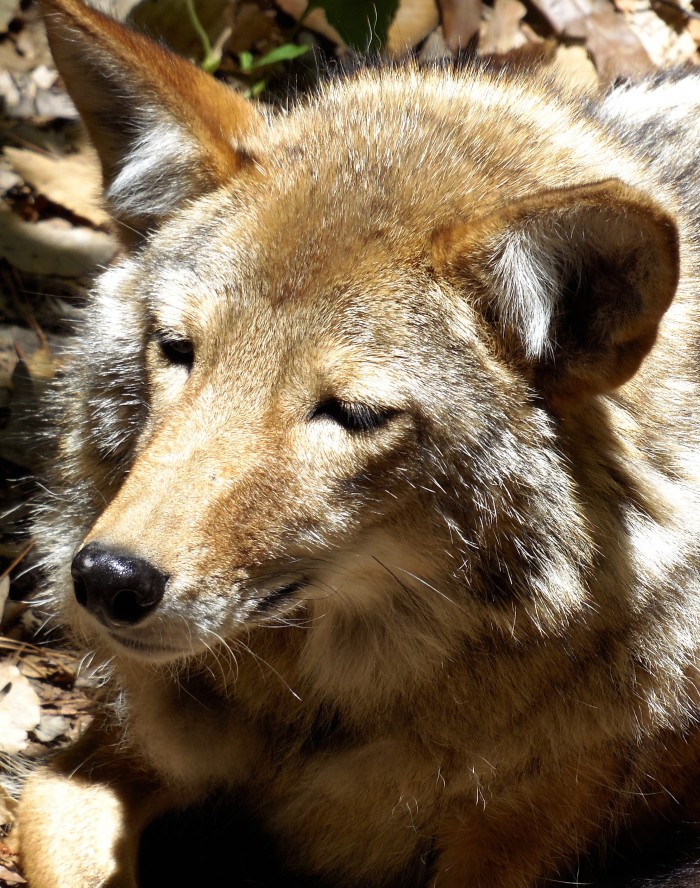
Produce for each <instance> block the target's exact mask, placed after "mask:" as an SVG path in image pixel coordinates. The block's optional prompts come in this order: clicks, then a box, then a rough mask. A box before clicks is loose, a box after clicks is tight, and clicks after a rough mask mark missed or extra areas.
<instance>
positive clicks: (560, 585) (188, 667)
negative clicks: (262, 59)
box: [21, 0, 700, 888]
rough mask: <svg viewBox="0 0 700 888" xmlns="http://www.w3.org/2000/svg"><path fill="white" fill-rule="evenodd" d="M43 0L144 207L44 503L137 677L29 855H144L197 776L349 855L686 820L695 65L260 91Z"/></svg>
mask: <svg viewBox="0 0 700 888" xmlns="http://www.w3.org/2000/svg"><path fill="white" fill-rule="evenodd" d="M45 7H46V10H47V14H48V20H49V25H50V37H51V42H52V47H53V50H54V54H55V56H56V58H57V60H58V62H59V65H60V66H61V69H62V71H63V76H64V78H65V79H66V81H67V83H68V86H69V88H70V89H71V90H72V91H73V94H74V97H75V100H76V102H77V104H78V107H79V109H80V110H81V112H82V113H83V115H84V117H85V119H86V122H87V124H88V128H89V129H90V132H91V135H92V137H93V139H94V141H95V142H96V145H97V147H98V150H99V151H100V152H101V156H102V160H103V168H104V174H105V188H106V194H107V197H108V199H109V201H110V204H111V208H112V211H113V213H114V215H115V218H116V220H117V223H118V224H120V225H121V226H122V231H124V232H125V235H124V239H125V241H126V242H127V243H128V244H129V247H130V248H129V250H128V251H127V252H126V253H125V255H124V256H123V258H121V259H119V260H118V261H116V262H115V264H114V265H113V266H112V267H111V268H110V269H109V270H108V271H107V272H106V273H105V274H104V275H103V276H102V277H101V278H100V279H99V280H98V281H97V283H96V286H95V290H94V293H93V296H92V299H91V302H90V306H89V308H88V309H87V311H86V315H85V318H84V320H83V322H82V324H81V326H80V329H79V331H78V335H77V337H76V339H75V342H74V346H73V360H72V362H71V366H70V369H69V370H68V371H67V373H66V376H65V379H64V380H62V381H61V382H60V383H59V384H58V385H57V387H56V390H55V393H54V395H53V400H52V403H51V404H50V405H49V409H50V410H52V411H53V415H54V419H55V427H56V434H55V450H54V456H53V457H52V461H50V465H49V473H48V480H47V482H46V483H47V487H48V491H49V493H48V494H47V496H46V498H45V502H44V504H43V507H42V508H41V510H40V511H39V512H38V514H37V517H36V538H37V544H38V546H39V547H40V550H41V552H42V554H43V561H44V566H45V568H46V572H47V576H48V583H49V584H50V588H51V590H52V596H53V598H54V600H55V605H56V608H57V609H58V610H60V611H61V613H62V615H63V619H64V620H65V622H66V623H67V624H69V625H70V626H71V627H72V628H73V630H74V631H75V633H76V635H77V636H78V637H79V638H81V639H82V640H83V643H84V644H85V645H86V646H87V647H89V648H94V649H95V650H96V651H97V652H98V655H99V656H100V657H101V658H103V659H105V660H111V662H112V665H113V668H114V678H113V687H112V691H111V697H108V699H107V701H106V703H105V705H104V707H103V708H102V709H101V710H100V711H99V712H98V714H97V717H96V720H95V725H94V727H93V729H92V731H91V733H90V734H89V735H88V737H87V738H86V739H84V740H83V741H82V743H81V744H79V745H78V746H77V747H76V748H75V749H74V750H72V751H71V752H70V753H68V754H67V755H65V756H64V757H63V758H61V759H59V760H58V761H57V762H56V763H55V764H54V765H53V766H52V767H51V768H50V769H47V770H45V771H43V772H40V773H39V774H38V775H37V776H36V777H34V778H33V780H32V781H30V783H29V785H28V788H27V790H26V792H25V796H24V799H23V802H22V810H21V818H22V840H23V844H24V858H25V864H26V867H27V872H28V873H29V877H30V879H31V884H32V886H33V888H50V886H55V888H58V886H62V888H63V886H71V888H88V886H93V888H94V886H97V885H98V884H100V885H101V884H103V882H102V880H103V879H107V877H109V876H110V875H111V878H112V881H109V882H108V884H109V885H110V886H112V885H118V886H133V885H134V884H135V881H134V878H135V877H134V875H133V873H134V870H133V866H134V863H133V857H134V849H135V843H136V841H137V838H138V833H139V831H140V829H141V828H142V826H143V824H144V823H145V822H146V821H147V820H148V819H149V818H151V817H152V816H155V814H156V813H158V811H160V810H163V809H164V808H168V807H177V806H179V805H182V804H185V803H188V802H190V801H195V800H198V799H201V798H202V797H204V796H206V795H207V794H208V793H209V792H210V791H211V789H212V788H213V787H224V788H225V789H226V790H227V791H230V792H232V793H236V797H237V798H239V799H240V803H241V805H242V806H243V807H244V808H245V809H246V810H249V811H250V812H251V814H252V815H253V816H254V817H255V818H256V820H257V821H258V822H260V823H261V824H263V825H264V827H265V828H266V830H267V831H269V832H270V834H272V835H273V836H274V837H275V838H276V839H277V841H278V844H279V847H280V849H281V850H282V853H283V857H284V861H285V865H286V866H287V867H288V868H289V869H290V871H299V872H301V873H310V874H315V875H317V876H319V877H321V878H322V879H324V880H325V881H326V882H327V884H328V885H331V886H338V888H341V886H360V885H362V886H368V885H371V886H387V888H388V886H396V888H398V886H428V885H430V886H439V888H467V886H469V888H491V886H494V888H495V886H499V888H500V886H503V888H526V886H535V885H543V884H548V881H547V880H549V879H552V878H557V877H562V878H564V877H565V875H563V874H570V873H571V872H575V871H576V866H577V860H578V858H579V855H592V856H594V855H595V854H597V853H598V852H601V851H602V850H603V849H604V848H605V846H606V844H607V843H608V841H609V840H610V839H611V838H612V837H613V836H614V834H615V833H616V830H617V829H618V828H619V827H620V826H621V825H624V826H625V827H630V826H634V825H635V824H637V823H638V822H641V821H646V820H648V819H649V818H653V817H655V816H657V815H658V816H668V817H674V816H677V817H686V818H689V817H690V818H691V819H692V815H691V814H689V813H688V812H689V811H690V810H691V809H690V808H689V807H688V804H689V803H690V802H691V801H692V799H693V794H694V788H695V787H696V781H695V775H696V773H697V765H696V761H695V759H696V757H697V750H698V748H699V747H698V741H697V728H696V723H697V715H698V691H697V677H698V676H697V652H698V644H699V641H698V639H700V580H699V578H698V565H699V563H700V557H699V551H698V547H699V542H698V540H700V526H699V525H700V502H699V501H698V499H699V494H700V483H699V478H698V472H699V471H700V453H699V446H698V444H699V442H698V430H699V428H700V423H699V422H698V418H697V356H698V330H699V329H700V327H699V326H698V302H697V298H696V288H697V280H696V269H697V267H698V261H699V258H700V257H698V255H697V252H698V246H697V242H696V241H697V234H696V232H697V223H696V219H697V206H696V203H697V196H696V194H697V186H696V180H697V176H696V175H695V174H693V175H692V176H687V175H684V174H683V172H682V166H681V164H682V163H685V162H686V161H687V162H688V164H689V166H692V168H693V169H694V170H696V169H697V168H698V167H697V165H698V162H700V148H698V145H700V140H698V139H697V133H698V108H697V104H694V103H697V101H698V99H697V97H698V96H700V78H698V77H697V76H695V75H692V74H686V75H684V76H683V77H681V76H680V75H667V76H666V77H661V78H658V79H657V80H656V81H650V82H649V83H646V84H644V85H641V86H637V87H629V88H627V87H620V88H618V89H617V90H615V91H613V92H612V93H611V94H610V95H609V96H608V97H604V96H601V97H598V98H597V99H595V101H594V100H593V99H592V98H591V97H590V96H582V95H577V94H575V93H570V92H569V91H567V90H566V89H565V88H563V87H561V86H558V85H556V84H555V83H554V82H552V81H550V79H549V78H548V77H547V75H544V74H543V75H537V76H535V75H532V74H528V75H527V76H525V75H518V74H504V73H490V72H489V71H488V70H487V69H483V70H482V69H477V68H474V69H468V70H464V71H452V70H449V69H439V70H419V69H417V68H415V67H412V66H407V67H406V68H400V69H399V68H395V69H391V70H374V71H367V72H364V73H362V72H360V73H358V74H355V75H353V76H352V77H349V78H345V79H338V80H336V81H334V82H332V83H331V84H329V85H327V86H325V87H323V88H322V89H321V90H320V92H319V94H318V95H317V96H314V97H312V98H310V99H308V100H306V101H303V102H301V103H300V104H299V106H298V107H296V108H294V109H293V110H291V111H290V112H289V113H287V114H272V113H270V112H265V113H263V112H262V111H256V110H255V109H253V108H252V106H248V105H247V103H245V102H244V101H243V100H242V99H240V98H237V97H232V98H231V99H230V100H229V99H228V98H226V97H223V87H221V86H220V85H218V84H214V83H213V82H212V84H211V86H210V87H208V86H206V82H204V81H203V80H202V75H201V73H200V72H195V71H194V69H191V68H189V66H188V65H186V64H185V63H184V62H178V61H176V60H174V59H171V58H170V57H168V56H166V54H165V53H164V51H161V50H158V52H157V53H156V52H153V53H151V50H150V48H149V44H148V43H147V42H146V41H145V40H143V39H142V38H136V37H134V36H131V35H129V34H128V33H127V32H126V31H124V30H123V29H122V28H121V26H119V25H117V24H116V23H113V22H111V21H109V20H107V19H103V18H102V17H100V16H98V15H97V14H95V13H93V12H90V11H89V10H87V9H85V8H83V7H82V6H80V4H79V3H78V2H77V0H50V2H49V0H46V2H45ZM166 68H167V71H168V73H167V76H166V74H165V73H162V72H163V71H165V69H166ZM98 75H99V76H98ZM174 84H177V89H175V86H174ZM207 90H210V92H207ZM139 96H143V101H144V102H145V104H146V106H147V110H146V112H143V111H141V112H140V111H139ZM115 103H116V105H115ZM226 103H230V108H229V110H228V111H227V115H226V116H225V117H220V116H217V115H218V111H217V114H213V115H212V111H211V109H219V108H220V107H223V106H224V105H225V104H226ZM663 103H668V105H669V107H671V108H672V109H674V110H672V111H671V112H669V113H668V114H666V113H665V112H664V108H663V107H662V104H663ZM103 107H104V108H105V109H107V116H105V114H104V113H103V114H100V113H99V111H100V108H103ZM226 107H228V105H227V106H226ZM678 107H680V108H682V109H683V111H682V114H679V113H678V111H677V110H675V109H677V108H678ZM110 109H115V110H114V114H115V115H116V118H117V119H118V120H119V121H127V120H128V121H130V125H129V126H128V127H125V128H121V129H120V128H119V127H116V128H115V131H114V132H113V133H109V130H108V128H107V127H108V115H109V113H111V110H110ZM106 120H107V123H106V122H105V121H106ZM685 134H687V140H686V141H681V138H682V137H684V135H685ZM671 137H672V138H673V143H671V142H670V141H669V142H668V144H667V143H665V142H664V140H665V139H669V140H670V139H671ZM222 138H225V139H226V140H227V144H228V146H229V148H228V151H229V152H230V158H229V160H227V157H226V150H225V148H223V147H222ZM178 145H180V146H181V152H179V151H178ZM652 145H653V149H652V147H651V146H652ZM681 154H682V155H683V159H682V160H681V159H680V157H679V155H681ZM174 158H177V163H176V164H175V165H173V159H174ZM182 158H185V159H186V164H187V166H188V171H187V173H186V174H182V175H181V174H180V171H179V170H180V166H181V164H180V160H181V159H182ZM229 161H230V162H229ZM141 202H143V204H144V206H143V208H141V207H140V203H141ZM164 335H165V336H170V337H172V338H174V339H176V340H188V341H191V342H192V343H193V347H194V364H193V367H192V370H191V372H190V373H188V369H187V367H185V366H179V365H176V364H169V363H168V361H167V357H166V356H165V355H164V354H163V350H162V348H161V347H160V346H159V344H158V343H159V338H158V337H160V338H161V340H162V338H163V336H164ZM336 402H342V404H347V405H365V406H366V407H367V408H371V410H373V411H374V413H372V412H371V410H370V413H369V414H363V415H364V416H367V415H370V416H375V417H381V421H379V420H377V421H376V423H375V427H372V428H368V429H364V430H362V429H361V430H359V431H357V430H352V429H348V428H346V427H344V426H343V424H342V422H340V421H338V415H340V416H341V419H342V412H340V411H338V410H336V411H335V415H334V414H333V411H328V410H327V411H326V412H324V410H323V409H322V405H323V404H324V403H336ZM319 405H320V406H319ZM344 409H345V408H344ZM370 424H371V423H370ZM89 541H99V542H101V543H104V544H106V545H112V546H117V547H119V548H120V549H125V550H128V551H131V552H132V553H133V554H134V555H137V556H138V557H141V558H145V559H148V560H149V561H150V562H151V563H152V564H154V565H156V566H157V567H158V568H159V569H160V570H161V571H163V572H164V573H166V574H168V575H169V576H170V581H169V583H168V587H167V590H166V594H165V597H164V599H163V601H162V603H161V605H160V606H159V607H158V608H157V610H156V611H155V612H154V613H153V614H151V615H150V616H149V617H148V618H147V619H146V620H144V621H143V622H141V623H139V624H137V625H135V626H133V627H125V628H124V629H123V630H119V631H118V632H114V633H110V632H108V631H107V630H106V629H105V628H104V627H103V626H101V625H100V624H99V623H98V622H97V621H96V620H95V619H94V618H93V617H91V616H90V615H89V614H88V613H87V612H86V611H84V610H83V609H82V608H81V607H79V605H78V604H77V602H76V601H75V599H74V596H73V590H72V586H71V582H70V562H71V558H72V556H73V554H74V553H75V552H76V551H77V550H78V549H79V547H80V546H81V545H82V544H83V543H84V542H89ZM290 584H294V587H295V589H296V591H295V592H294V593H293V594H292V595H286V596H281V597H280V598H279V600H277V599H276V598H275V594H276V593H278V594H279V592H280V590H281V589H283V588H285V587H287V586H290ZM149 800H152V802H149ZM568 877H570V876H568Z"/></svg>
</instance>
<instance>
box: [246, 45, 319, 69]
mask: <svg viewBox="0 0 700 888" xmlns="http://www.w3.org/2000/svg"><path fill="white" fill-rule="evenodd" d="M308 50H309V47H308V46H300V45H299V44H297V43H283V44H282V46H278V47H276V48H275V49H271V50H270V52H267V53H265V55H264V56H260V58H259V59H256V60H255V61H254V62H253V64H252V66H251V67H252V68H263V67H264V66H265V65H275V64H277V62H288V61H290V60H291V59H297V58H299V56H301V55H304V53H305V52H308Z"/></svg>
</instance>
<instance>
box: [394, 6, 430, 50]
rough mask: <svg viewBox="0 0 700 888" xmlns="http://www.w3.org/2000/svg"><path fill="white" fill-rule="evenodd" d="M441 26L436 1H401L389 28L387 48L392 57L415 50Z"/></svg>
mask: <svg viewBox="0 0 700 888" xmlns="http://www.w3.org/2000/svg"><path fill="white" fill-rule="evenodd" d="M439 24H440V13H439V12H438V8H437V3H436V2H435V0H401V3H400V4H399V8H398V10H397V12H396V16H395V17H394V21H393V22H392V23H391V25H390V26H389V34H388V35H387V45H386V48H387V50H388V52H389V53H390V55H402V54H403V53H405V52H406V51H408V50H411V49H413V47H414V46H417V45H418V44H419V43H420V42H421V41H422V40H425V38H426V37H427V36H428V34H430V32H431V31H434V30H435V28H437V26H438V25H439Z"/></svg>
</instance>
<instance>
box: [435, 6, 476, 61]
mask: <svg viewBox="0 0 700 888" xmlns="http://www.w3.org/2000/svg"><path fill="white" fill-rule="evenodd" d="M438 5H439V7H440V16H441V18H442V31H443V34H444V35H445V41H446V43H447V45H448V46H449V47H450V49H451V50H452V52H458V51H459V50H460V49H465V48H466V46H467V45H468V44H469V42H470V41H471V39H472V38H473V37H474V35H475V34H477V33H478V32H479V27H480V25H481V0H438Z"/></svg>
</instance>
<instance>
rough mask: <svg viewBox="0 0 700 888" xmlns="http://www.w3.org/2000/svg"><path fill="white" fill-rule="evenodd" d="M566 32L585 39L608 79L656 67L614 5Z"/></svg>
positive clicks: (578, 22)
mask: <svg viewBox="0 0 700 888" xmlns="http://www.w3.org/2000/svg"><path fill="white" fill-rule="evenodd" d="M565 33H566V35H567V36H569V37H575V38H578V39H583V40H585V43H586V47H587V48H588V51H589V52H590V54H591V57H592V59H593V61H594V63H595V66H596V69H597V70H598V73H599V74H600V76H601V77H602V78H603V79H605V80H614V79H615V78H616V77H638V76H640V75H642V74H648V73H649V72H651V71H652V70H653V69H654V66H653V64H652V61H651V59H650V58H649V55H648V53H647V51H646V50H645V48H644V46H643V45H642V44H641V42H640V40H639V38H638V37H637V35H636V34H635V33H634V31H633V30H632V29H631V28H630V26H629V25H628V24H627V22H626V21H625V18H624V17H623V16H622V15H619V14H618V13H616V12H613V10H612V8H610V9H605V10H602V11H600V12H595V13H593V14H592V15H589V16H586V17H584V18H580V19H578V20H577V21H575V22H572V23H570V24H569V25H567V27H566V28H565Z"/></svg>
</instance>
